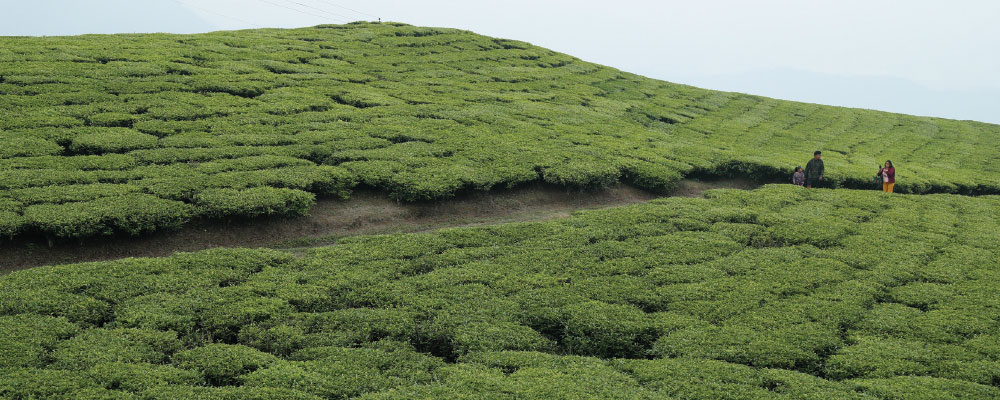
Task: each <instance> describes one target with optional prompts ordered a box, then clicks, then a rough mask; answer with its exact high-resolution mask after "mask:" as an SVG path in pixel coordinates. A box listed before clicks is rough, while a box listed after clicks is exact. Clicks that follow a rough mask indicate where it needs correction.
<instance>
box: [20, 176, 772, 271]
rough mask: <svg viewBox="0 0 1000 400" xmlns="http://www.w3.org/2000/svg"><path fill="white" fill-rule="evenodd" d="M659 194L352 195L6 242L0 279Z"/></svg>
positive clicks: (558, 213) (697, 189)
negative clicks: (145, 227)
mask: <svg viewBox="0 0 1000 400" xmlns="http://www.w3.org/2000/svg"><path fill="white" fill-rule="evenodd" d="M757 186H758V185H756V184H755V183H753V182H750V181H747V180H740V179H727V180H712V181H698V180H685V181H682V182H681V183H680V185H679V186H678V188H677V189H676V190H675V191H674V192H673V193H671V194H670V196H688V197H700V196H701V194H702V193H703V192H704V191H706V190H709V189H717V188H736V189H752V188H755V187H757ZM661 196H662V195H657V194H653V193H649V192H646V191H643V190H641V189H637V188H634V187H631V186H627V185H623V184H618V185H614V186H610V187H607V188H604V189H600V190H588V191H580V190H572V189H565V188H557V187H551V186H544V185H532V186H526V187H521V188H516V189H513V190H504V191H492V192H486V193H473V194H469V195H465V196H462V197H459V198H455V199H450V200H445V201H438V202H433V203H416V204H414V203H399V202H396V201H393V200H390V199H389V198H387V197H386V196H385V195H382V194H378V193H371V192H355V193H354V194H353V195H352V196H351V198H350V199H349V200H343V201H341V200H330V199H320V200H319V201H317V204H316V206H315V207H313V209H312V211H311V212H310V215H308V216H304V217H300V218H294V219H282V218H261V219H255V220H232V221H217V220H211V221H207V220H206V221H193V222H192V223H190V224H188V225H187V226H185V227H184V228H183V229H181V230H178V231H173V232H162V233H157V234H153V235H148V236H143V237H138V238H132V237H112V238H99V239H88V240H84V241H80V242H71V243H63V244H56V245H55V246H53V247H51V248H50V247H48V246H47V244H46V243H45V242H44V241H21V242H14V243H6V244H4V245H3V246H2V247H0V274H2V273H7V272H11V271H15V270H19V269H25V268H31V267H37V266H42V265H54V264H67V263H78V262H87V261H101V260H114V259H119V258H127V257H159V256H167V255H170V254H173V253H174V252H178V251H197V250H204V249H209V248H213V247H251V248H255V247H273V248H286V249H295V248H302V247H315V246H323V245H328V244H332V243H334V242H335V241H336V239H337V238H340V237H344V236H352V235H364V234H380V233H403V232H419V231H425V230H430V229H439V228H445V227H454V226H467V225H481V224H496V223H505V222H519V221H541V220H547V219H552V218H559V217H565V216H568V215H570V214H571V213H572V212H574V211H577V210H582V209H595V208H606V207H615V206H622V205H628V204H634V203H640V202H644V201H648V200H651V199H654V198H657V197H661Z"/></svg>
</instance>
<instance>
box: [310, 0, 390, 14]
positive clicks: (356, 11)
mask: <svg viewBox="0 0 1000 400" xmlns="http://www.w3.org/2000/svg"><path fill="white" fill-rule="evenodd" d="M316 1H319V2H323V3H326V4H329V5H331V6H334V7H339V8H343V9H345V10H347V11H352V12H355V13H358V14H361V15H367V16H369V17H372V18H378V15H373V14H369V13H366V12H361V11H358V10H355V9H353V8H347V7H344V6H342V5H340V4H337V3H334V2H332V1H328V0H316Z"/></svg>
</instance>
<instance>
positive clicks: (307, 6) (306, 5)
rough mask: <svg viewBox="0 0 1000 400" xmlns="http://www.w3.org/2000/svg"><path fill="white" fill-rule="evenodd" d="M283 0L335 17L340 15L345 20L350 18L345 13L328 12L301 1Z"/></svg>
mask: <svg viewBox="0 0 1000 400" xmlns="http://www.w3.org/2000/svg"><path fill="white" fill-rule="evenodd" d="M285 1H287V2H289V3H295V4H298V5H300V6H302V7H306V8H311V9H313V10H316V11H319V12H321V13H324V14H330V15H333V16H336V17H340V18H344V19H346V20H350V19H351V17H348V16H346V15H342V14H337V13H334V12H329V11H326V10H324V9H322V8H317V7H313V6H310V5H308V4H302V3H299V2H297V1H295V0H285Z"/></svg>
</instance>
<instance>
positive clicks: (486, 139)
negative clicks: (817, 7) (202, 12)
mask: <svg viewBox="0 0 1000 400" xmlns="http://www.w3.org/2000/svg"><path fill="white" fill-rule="evenodd" d="M998 138H1000V127H998V126H996V125H989V124H982V123H977V122H971V121H951V120H943V119H935V118H921V117H913V116H906V115H899V114H890V113H883V112H876V111H869V110H857V109H846V108H838V107H827V106H819V105H812V104H803V103H795V102H788V101H779V100H773V99H767V98H762V97H757V96H749V95H743V94H737V93H723V92H715V91H710V90H702V89H697V88H693V87H689V86H683V85H677V84H672V83H667V82H662V81H656V80H653V79H647V78H643V77H640V76H636V75H632V74H628V73H624V72H621V71H617V70H615V69H612V68H607V67H603V66H599V65H595V64H591V63H587V62H583V61H581V60H579V59H576V58H573V57H571V56H568V55H565V54H559V53H556V52H553V51H550V50H546V49H543V48H539V47H536V46H532V45H530V44H527V43H523V42H517V41H512V40H504V39H495V38H490V37H485V36H479V35H475V34H472V33H469V32H465V31H459V30H454V29H438V28H421V27H413V26H406V25H401V24H364V23H358V24H349V25H343V26H318V27H313V28H304V29H294V30H278V29H265V30H254V31H238V32H216V33H207V34H199V35H166V34H153V35H113V36H108V35H88V36H78V37H52V38H21V37H16V38H15V37H4V38H0V200H5V199H8V198H14V199H15V200H16V201H17V202H18V204H17V205H15V206H12V207H9V209H5V210H4V211H0V235H2V236H5V237H7V236H13V235H18V234H23V233H34V234H38V233H44V234H49V235H57V236H84V235H92V234H103V233H108V232H116V231H121V227H119V226H117V225H115V224H114V223H113V222H112V221H111V220H109V219H107V218H105V217H103V216H101V215H96V214H91V213H90V212H91V211H88V210H91V209H92V208H93V207H90V206H65V207H61V208H57V209H52V210H58V212H56V211H52V210H49V212H47V213H45V214H44V215H45V216H46V217H44V218H42V219H38V217H39V216H40V215H42V214H39V213H35V212H32V213H29V212H28V210H27V208H28V207H31V206H33V205H34V204H39V205H43V204H48V203H52V204H62V203H68V202H89V201H96V202H114V201H117V198H118V197H119V196H121V195H122V194H123V193H122V192H124V193H140V194H147V195H152V196H156V197H158V198H160V199H163V200H165V201H169V202H155V203H153V204H151V205H150V208H153V207H162V208H163V209H162V210H159V209H157V210H151V211H150V212H153V213H165V214H170V215H177V214H176V213H175V212H172V211H169V210H168V209H177V208H181V207H183V205H182V204H181V203H183V204H186V205H189V206H192V207H191V208H190V214H189V215H188V216H198V215H205V216H212V217H228V216H258V215H265V214H279V215H298V214H301V213H302V212H303V211H304V208H303V207H301V206H302V205H303V204H304V203H303V202H302V198H303V196H302V195H301V194H300V195H297V196H292V197H288V193H289V192H286V191H269V190H267V189H260V190H248V189H255V188H281V189H292V190H300V191H307V192H311V193H313V194H315V195H331V194H333V195H337V196H347V195H349V194H350V190H351V188H353V187H355V186H357V185H365V186H367V187H373V188H376V189H378V190H382V191H385V192H388V193H390V194H391V195H392V196H393V197H395V198H397V199H400V200H404V201H414V200H427V199H440V198H446V197H450V196H453V195H455V194H456V193H458V192H461V191H469V190H488V189H491V188H493V187H510V186H513V185H517V184H520V183H525V182H533V181H544V182H548V183H552V184H557V185H564V186H578V187H587V186H601V185H606V184H608V183H613V182H616V181H625V182H628V183H631V184H634V185H637V186H640V187H643V188H648V189H650V190H655V191H667V190H670V189H671V188H672V187H673V186H674V185H675V184H676V183H677V182H678V180H680V179H681V178H682V177H683V176H685V175H690V174H714V175H739V176H749V177H754V178H761V179H763V180H778V179H780V180H785V179H788V178H789V176H790V171H791V169H792V167H794V166H796V165H802V164H803V163H804V162H805V161H806V160H807V159H808V158H809V157H810V155H811V154H812V152H813V151H814V150H817V149H819V150H824V151H825V154H826V161H827V171H828V174H827V177H826V178H827V183H828V184H830V185H840V186H850V187H859V186H868V185H870V184H871V183H870V178H871V176H872V175H873V174H874V172H875V167H876V166H878V165H880V164H882V163H883V162H884V161H885V160H886V159H891V160H893V161H895V162H896V165H897V167H898V168H897V170H898V179H899V181H898V183H897V186H896V190H897V191H899V192H910V193H926V192H958V193H966V194H981V193H1000V183H998V182H1000V169H998V168H1000V167H998V165H1000V159H998V158H997V157H998V156H997V154H1000V151H998V150H1000V147H998V143H1000V141H998ZM81 185H86V187H88V188H90V187H99V186H96V185H116V187H118V190H120V191H121V192H114V193H110V192H98V191H96V190H90V191H88V192H87V194H86V195H84V194H82V193H78V189H80V188H81ZM40 188H44V190H45V191H46V193H45V195H44V197H38V198H37V199H36V198H30V199H29V201H28V202H25V201H23V200H22V199H23V197H24V196H19V195H12V194H10V191H11V190H21V189H25V190H32V189H40ZM220 193H227V194H228V195H227V196H229V197H230V198H233V201H232V203H231V206H229V207H219V206H218V202H213V201H207V200H204V199H208V198H215V199H218V198H220V197H219V194H220ZM265 194H266V195H265ZM241 196H243V197H241ZM264 196H268V197H267V198H263V197H264ZM236 197H239V198H236ZM197 199H202V201H200V202H199V201H198V200H197ZM289 199H290V200H292V201H295V203H294V204H290V205H288V206H285V207H278V206H273V205H275V204H278V203H280V202H282V201H286V200H289ZM242 204H245V205H246V206H245V207H244V208H241V207H240V206H239V205H242ZM28 214H31V215H32V216H33V217H32V218H28ZM185 218H186V217H185ZM182 219H184V218H182ZM81 221H87V222H81ZM146 222H147V223H148V224H149V225H148V226H144V227H142V228H141V229H133V230H131V231H130V232H134V231H142V232H146V231H152V230H155V229H161V228H168V227H172V226H175V224H174V223H175V222H176V219H175V218H162V219H147V220H146ZM81 225H87V227H86V228H81V227H80V226H81ZM729 228H731V229H741V228H740V227H736V226H733V227H729ZM823 240H827V239H825V238H821V237H817V238H815V241H816V242H817V243H818V242H821V241H823ZM813 244H816V243H813Z"/></svg>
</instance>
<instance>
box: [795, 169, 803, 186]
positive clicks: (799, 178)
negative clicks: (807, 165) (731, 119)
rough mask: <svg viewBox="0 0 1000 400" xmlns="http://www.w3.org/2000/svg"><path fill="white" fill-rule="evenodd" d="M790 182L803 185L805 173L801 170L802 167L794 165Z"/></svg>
mask: <svg viewBox="0 0 1000 400" xmlns="http://www.w3.org/2000/svg"><path fill="white" fill-rule="evenodd" d="M792 184H793V185H795V186H805V184H806V173H805V172H802V167H795V173H794V174H792Z"/></svg>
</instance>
